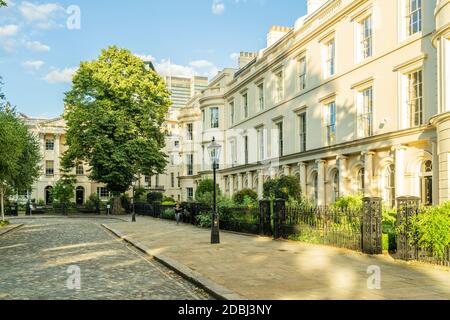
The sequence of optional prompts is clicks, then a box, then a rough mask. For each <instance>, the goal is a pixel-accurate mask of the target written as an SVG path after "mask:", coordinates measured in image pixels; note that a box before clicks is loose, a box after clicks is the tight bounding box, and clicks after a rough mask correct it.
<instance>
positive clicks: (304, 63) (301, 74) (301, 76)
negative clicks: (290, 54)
mask: <svg viewBox="0 0 450 320" xmlns="http://www.w3.org/2000/svg"><path fill="white" fill-rule="evenodd" d="M297 66H298V88H299V91H300V92H302V91H304V90H306V87H307V85H308V78H307V75H308V60H307V59H306V54H304V55H302V56H300V57H299V58H298V60H297Z"/></svg>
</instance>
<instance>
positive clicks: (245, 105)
mask: <svg viewBox="0 0 450 320" xmlns="http://www.w3.org/2000/svg"><path fill="white" fill-rule="evenodd" d="M242 105H243V109H244V118H245V119H247V118H248V94H247V93H244V94H243V95H242Z"/></svg>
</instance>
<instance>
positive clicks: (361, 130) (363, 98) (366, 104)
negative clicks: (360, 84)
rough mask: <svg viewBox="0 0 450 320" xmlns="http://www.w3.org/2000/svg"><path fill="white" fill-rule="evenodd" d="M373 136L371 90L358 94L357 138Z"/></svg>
mask: <svg viewBox="0 0 450 320" xmlns="http://www.w3.org/2000/svg"><path fill="white" fill-rule="evenodd" d="M371 136H373V88H372V87H370V88H367V89H365V90H363V91H360V92H359V93H358V138H360V139H362V138H368V137H371Z"/></svg>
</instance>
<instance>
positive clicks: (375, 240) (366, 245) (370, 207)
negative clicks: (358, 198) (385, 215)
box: [361, 198, 383, 254]
mask: <svg viewBox="0 0 450 320" xmlns="http://www.w3.org/2000/svg"><path fill="white" fill-rule="evenodd" d="M363 203H364V205H363V210H362V217H361V218H362V220H361V222H362V223H361V236H362V241H361V245H362V252H363V253H366V254H382V253H383V244H382V239H383V238H382V237H383V236H382V235H383V230H382V199H381V198H364V199H363Z"/></svg>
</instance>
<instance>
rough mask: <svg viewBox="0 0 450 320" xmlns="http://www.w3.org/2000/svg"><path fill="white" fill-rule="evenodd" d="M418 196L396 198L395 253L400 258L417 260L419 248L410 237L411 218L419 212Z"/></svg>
mask: <svg viewBox="0 0 450 320" xmlns="http://www.w3.org/2000/svg"><path fill="white" fill-rule="evenodd" d="M419 205H420V198H417V197H400V198H398V199H397V226H396V227H397V254H398V257H399V258H400V259H402V260H407V261H409V260H417V259H418V257H419V250H418V247H417V245H416V244H415V243H413V241H412V240H413V238H412V237H411V234H410V230H411V219H412V218H413V217H415V216H417V215H418V214H419Z"/></svg>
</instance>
